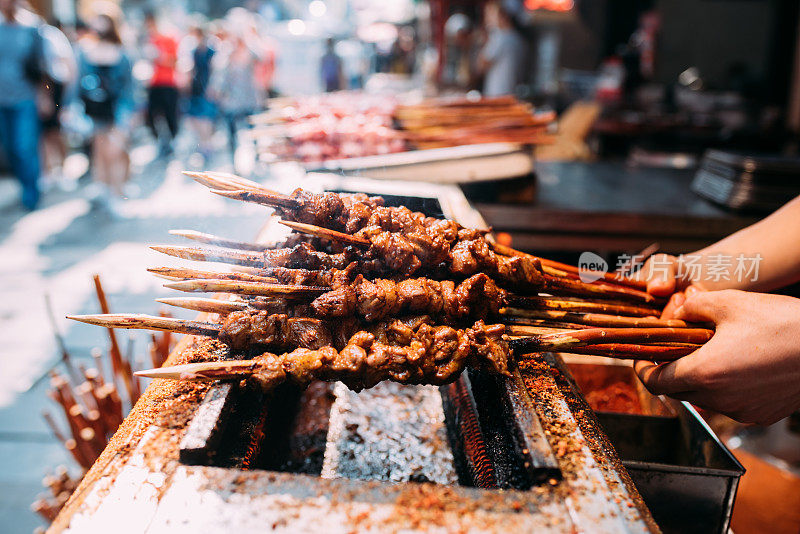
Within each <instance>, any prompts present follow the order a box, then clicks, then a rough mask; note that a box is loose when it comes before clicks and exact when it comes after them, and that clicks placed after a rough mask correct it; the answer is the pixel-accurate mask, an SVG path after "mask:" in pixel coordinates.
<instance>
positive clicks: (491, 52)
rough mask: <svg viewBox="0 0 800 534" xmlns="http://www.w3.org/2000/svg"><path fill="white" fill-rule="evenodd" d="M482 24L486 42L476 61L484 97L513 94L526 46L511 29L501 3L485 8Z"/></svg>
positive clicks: (519, 75)
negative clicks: (482, 78) (481, 76)
mask: <svg viewBox="0 0 800 534" xmlns="http://www.w3.org/2000/svg"><path fill="white" fill-rule="evenodd" d="M484 22H485V24H486V26H487V29H488V31H489V38H488V40H487V41H486V45H485V46H484V47H483V49H482V50H481V53H480V56H479V58H478V70H479V71H480V72H482V73H483V74H484V76H485V77H484V80H483V95H484V96H500V95H510V94H513V93H514V91H515V90H516V88H517V85H519V83H520V82H521V81H522V70H523V68H524V65H525V56H526V54H527V45H526V43H525V39H524V38H523V37H522V35H520V32H519V31H518V30H517V28H516V27H515V25H514V19H513V14H512V13H511V12H510V11H508V9H507V8H506V7H505V6H504V5H502V4H500V3H490V4H487V5H486V8H485V11H484Z"/></svg>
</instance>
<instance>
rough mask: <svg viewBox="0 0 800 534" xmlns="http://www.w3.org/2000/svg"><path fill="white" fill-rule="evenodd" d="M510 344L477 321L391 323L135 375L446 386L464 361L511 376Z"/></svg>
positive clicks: (267, 383) (271, 383)
mask: <svg viewBox="0 0 800 534" xmlns="http://www.w3.org/2000/svg"><path fill="white" fill-rule="evenodd" d="M508 363H509V350H508V344H507V343H506V342H505V341H504V340H503V328H502V326H499V325H494V326H486V325H483V323H480V322H479V323H476V324H475V325H474V326H473V327H472V328H469V329H466V330H456V329H453V328H451V327H448V326H433V325H430V324H428V323H427V322H425V321H418V322H416V323H411V324H406V323H404V322H402V321H392V322H391V323H390V324H389V325H388V326H387V327H386V328H384V329H381V330H380V331H378V332H376V333H373V332H367V331H359V332H356V333H355V334H353V335H352V336H351V337H350V338H349V339H348V340H347V342H346V343H345V344H344V346H343V347H342V348H341V349H340V350H336V349H335V348H333V347H331V346H327V347H323V348H320V349H318V350H309V349H304V348H299V349H296V350H294V351H292V352H290V353H288V354H283V355H280V356H278V355H275V354H272V353H265V354H262V355H260V356H257V357H255V358H254V359H252V360H240V361H222V362H207V363H199V364H189V365H183V366H176V367H173V368H162V369H153V370H150V371H140V372H139V373H137V374H138V376H150V377H154V378H184V379H187V378H188V379H194V380H217V379H226V378H228V379H229V378H250V379H251V380H253V381H255V382H256V383H258V384H259V385H260V386H261V387H262V388H264V389H265V390H270V389H272V388H273V387H275V386H276V385H278V384H280V383H282V382H284V381H286V380H291V381H292V382H295V383H298V384H301V385H307V384H308V383H309V382H310V381H311V380H327V381H334V380H339V381H342V382H344V384H345V385H346V386H347V387H349V388H350V389H353V390H355V391H360V390H362V389H364V388H370V387H373V386H374V385H375V384H377V383H378V382H381V381H383V380H393V381H395V382H400V383H403V384H435V385H440V384H446V383H449V382H452V381H453V380H455V379H456V378H457V377H458V375H459V374H460V373H461V372H462V371H463V370H464V368H465V367H466V366H467V365H471V366H482V367H487V368H488V369H490V370H491V371H492V372H494V373H497V374H502V375H506V376H507V375H509V372H508Z"/></svg>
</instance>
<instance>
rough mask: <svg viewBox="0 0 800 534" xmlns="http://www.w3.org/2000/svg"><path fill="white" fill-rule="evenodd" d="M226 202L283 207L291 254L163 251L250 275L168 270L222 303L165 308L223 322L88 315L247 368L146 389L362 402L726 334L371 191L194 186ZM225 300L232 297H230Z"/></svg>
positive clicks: (230, 244)
mask: <svg viewBox="0 0 800 534" xmlns="http://www.w3.org/2000/svg"><path fill="white" fill-rule="evenodd" d="M187 174H189V175H190V176H192V177H193V178H194V179H195V180H197V181H198V182H200V183H201V184H204V185H206V186H208V187H209V188H210V189H212V192H214V193H216V194H219V195H222V196H225V197H227V198H231V199H235V200H241V201H246V202H254V203H257V204H261V205H264V206H269V207H271V208H273V209H274V210H275V212H276V213H277V214H278V215H279V216H280V218H281V221H280V222H281V223H282V224H284V225H286V226H288V227H289V228H291V229H292V230H293V231H294V233H293V234H291V235H290V236H289V237H288V238H287V239H286V241H285V242H283V243H279V244H274V245H264V244H259V243H243V242H236V241H232V240H229V239H224V238H221V237H217V236H214V235H210V234H205V233H199V232H193V231H176V232H174V233H176V234H178V235H182V236H184V237H186V238H189V239H192V240H195V241H200V242H202V243H204V244H206V245H213V247H194V246H154V247H152V248H153V249H155V250H157V251H160V252H163V253H165V254H168V255H171V256H175V257H179V258H184V259H188V260H196V261H205V262H217V263H226V264H232V265H235V266H237V270H236V271H231V272H223V271H217V270H195V269H188V268H180V267H158V268H153V269H151V271H152V272H153V273H155V274H157V275H159V276H162V277H166V278H168V279H170V280H171V281H170V282H169V283H167V284H166V287H169V288H172V289H176V290H180V291H184V292H191V293H217V294H218V295H217V298H204V297H182V298H169V299H161V302H164V303H167V304H170V305H173V306H179V307H183V308H189V309H193V310H199V311H203V312H208V313H212V314H214V315H212V317H216V318H217V320H214V321H185V320H177V319H172V318H164V317H153V316H146V315H138V314H104V315H90V316H73V317H71V318H72V319H75V320H78V321H82V322H86V323H90V324H95V325H100V326H103V327H106V328H139V329H151V330H162V331H171V332H182V333H188V334H195V335H200V336H208V337H211V338H216V339H218V340H220V341H222V342H223V343H225V344H226V345H227V346H228V347H229V349H230V356H231V357H232V358H233V359H223V360H220V361H208V362H199V363H192V364H185V365H178V366H173V367H168V368H161V369H151V370H148V371H143V372H139V373H137V375H139V376H146V377H154V378H171V379H181V380H198V381H208V380H217V379H243V378H246V379H249V380H250V381H252V382H254V383H257V384H258V385H260V386H261V387H263V388H264V389H267V390H268V389H271V388H273V387H275V386H276V385H278V384H280V383H282V382H285V381H290V382H294V383H297V384H300V385H306V384H308V383H309V382H310V381H312V380H326V381H334V380H338V381H341V382H343V383H344V384H346V385H347V386H348V387H350V388H352V389H354V390H360V389H362V388H368V387H372V386H374V385H375V384H377V383H378V382H380V381H383V380H393V381H396V382H400V383H406V384H444V383H448V382H452V381H453V380H455V379H456V378H457V377H458V375H459V374H460V373H461V372H462V371H463V370H464V369H465V368H466V367H467V366H473V367H479V368H484V369H488V370H489V371H490V372H493V373H497V374H500V375H508V374H509V368H510V367H511V366H513V365H514V358H515V357H516V358H521V357H528V356H526V355H528V354H531V353H537V352H545V351H557V352H571V353H580V354H596V355H602V356H610V357H618V358H633V359H648V360H657V361H666V360H672V359H675V358H678V357H681V356H683V355H686V354H689V353H691V352H692V351H694V350H696V349H697V348H698V347H699V346H700V345H701V344H702V343H704V342H706V341H707V340H708V339H710V338H711V336H712V335H713V332H712V331H711V330H709V329H706V328H699V327H697V326H696V325H690V324H686V323H685V322H683V321H677V320H663V319H659V318H658V315H659V313H660V310H661V308H662V306H663V304H664V303H663V302H661V301H659V300H657V299H655V298H653V297H652V296H650V295H649V294H647V293H646V291H644V287H643V284H642V283H641V282H639V281H636V280H629V279H626V280H617V279H615V277H614V275H611V274H603V273H597V274H598V280H597V281H595V282H592V283H585V282H583V281H581V279H580V277H579V273H578V270H577V268H574V267H571V266H568V265H564V264H560V263H556V262H552V261H548V260H544V259H542V258H538V257H535V256H531V255H529V254H524V253H521V252H518V251H515V250H513V249H510V248H508V247H501V246H498V245H496V244H494V243H492V241H491V240H490V238H489V237H488V236H487V232H485V231H481V230H474V229H470V228H464V227H462V226H460V225H458V224H457V223H455V222H453V221H449V220H444V219H437V218H431V217H426V216H424V215H423V214H421V213H414V212H412V211H410V210H409V209H407V208H405V207H402V206H401V207H388V206H384V205H383V199H382V198H380V197H369V196H367V195H364V194H335V193H324V194H312V193H309V192H306V191H303V190H301V189H298V190H296V191H294V192H293V193H292V194H290V195H284V194H280V193H277V192H274V191H271V190H268V189H266V188H264V187H263V186H261V185H260V184H257V183H255V182H252V181H249V180H245V179H243V178H240V177H236V176H233V175H227V174H221V173H187ZM221 296H224V297H225V298H224V299H221V298H220V297H221Z"/></svg>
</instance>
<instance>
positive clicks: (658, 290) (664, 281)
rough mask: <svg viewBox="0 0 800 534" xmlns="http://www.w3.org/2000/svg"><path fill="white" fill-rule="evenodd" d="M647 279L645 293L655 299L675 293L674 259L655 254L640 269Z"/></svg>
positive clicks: (675, 272) (665, 255)
mask: <svg viewBox="0 0 800 534" xmlns="http://www.w3.org/2000/svg"><path fill="white" fill-rule="evenodd" d="M642 271H644V275H645V276H647V277H648V280H647V292H648V293H650V294H651V295H653V296H655V297H668V296H670V295H672V294H673V293H674V292H675V288H676V280H675V277H676V275H677V269H676V268H675V258H674V257H673V256H670V255H668V254H656V255H655V256H653V257H652V258H650V259H649V260H647V264H646V265H645V266H644V267H643V268H642Z"/></svg>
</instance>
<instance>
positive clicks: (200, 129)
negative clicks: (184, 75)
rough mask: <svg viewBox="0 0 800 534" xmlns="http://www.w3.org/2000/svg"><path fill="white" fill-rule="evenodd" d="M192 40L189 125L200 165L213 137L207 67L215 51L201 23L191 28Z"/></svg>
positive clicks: (212, 105)
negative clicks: (193, 134) (194, 139)
mask: <svg viewBox="0 0 800 534" xmlns="http://www.w3.org/2000/svg"><path fill="white" fill-rule="evenodd" d="M189 33H190V36H191V37H192V40H193V41H194V49H193V50H192V52H191V64H192V67H191V82H190V84H189V106H188V108H187V115H188V116H189V126H190V127H191V129H192V130H193V131H194V133H195V135H196V136H197V144H198V151H199V153H200V155H201V156H202V157H203V165H204V166H205V164H207V163H208V161H209V159H210V158H211V137H212V135H213V134H214V121H215V119H216V117H217V106H216V105H215V103H214V102H213V101H212V100H211V97H210V96H209V83H210V81H211V64H212V60H213V58H214V54H215V53H216V50H215V48H214V46H213V45H212V43H211V39H210V37H209V35H208V32H207V31H206V28H205V27H204V26H203V25H202V24H196V25H194V26H193V27H192V28H191V30H190V32H189Z"/></svg>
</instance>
